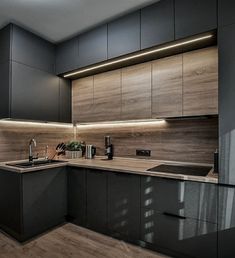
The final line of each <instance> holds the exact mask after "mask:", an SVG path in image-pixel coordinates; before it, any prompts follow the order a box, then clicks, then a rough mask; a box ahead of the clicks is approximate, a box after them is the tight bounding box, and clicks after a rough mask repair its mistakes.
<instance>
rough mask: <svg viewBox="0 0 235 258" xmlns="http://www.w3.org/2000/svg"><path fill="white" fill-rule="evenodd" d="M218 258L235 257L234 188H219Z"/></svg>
mask: <svg viewBox="0 0 235 258" xmlns="http://www.w3.org/2000/svg"><path fill="white" fill-rule="evenodd" d="M218 211H219V216H218V220H219V221H218V222H219V223H218V251H219V255H218V257H219V258H225V257H226V258H234V257H235V245H234V238H235V186H219V209H218Z"/></svg>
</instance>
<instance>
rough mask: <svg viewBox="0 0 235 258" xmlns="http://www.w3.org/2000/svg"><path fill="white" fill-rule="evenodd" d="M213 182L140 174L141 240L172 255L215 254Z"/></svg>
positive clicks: (212, 256)
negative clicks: (142, 175) (141, 175)
mask: <svg viewBox="0 0 235 258" xmlns="http://www.w3.org/2000/svg"><path fill="white" fill-rule="evenodd" d="M216 211H217V187H216V185H215V184H207V183H198V182H190V181H180V180H172V179H161V178H157V177H142V178H141V241H143V243H144V244H146V245H147V246H149V247H150V248H152V249H154V250H155V249H156V250H161V251H162V252H165V253H167V254H170V255H172V256H174V257H194V258H203V257H205V258H215V257H217V212H216Z"/></svg>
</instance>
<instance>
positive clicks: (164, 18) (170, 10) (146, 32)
mask: <svg viewBox="0 0 235 258" xmlns="http://www.w3.org/2000/svg"><path fill="white" fill-rule="evenodd" d="M173 40H174V1H173V0H164V1H160V2H157V3H155V4H153V5H150V6H147V7H145V8H143V9H142V10H141V49H145V48H148V47H152V46H155V45H159V44H163V43H166V42H169V41H173Z"/></svg>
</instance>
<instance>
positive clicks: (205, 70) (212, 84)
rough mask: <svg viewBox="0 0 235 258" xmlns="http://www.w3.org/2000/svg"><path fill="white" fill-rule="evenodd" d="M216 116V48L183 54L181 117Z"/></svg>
mask: <svg viewBox="0 0 235 258" xmlns="http://www.w3.org/2000/svg"><path fill="white" fill-rule="evenodd" d="M214 114H218V50H217V47H209V48H205V49H200V50H195V51H192V52H188V53H184V54H183V115H184V116H193V115H214Z"/></svg>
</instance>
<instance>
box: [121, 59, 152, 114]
mask: <svg viewBox="0 0 235 258" xmlns="http://www.w3.org/2000/svg"><path fill="white" fill-rule="evenodd" d="M145 118H151V63H143V64H139V65H134V66H131V67H127V68H123V69H122V119H145Z"/></svg>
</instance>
